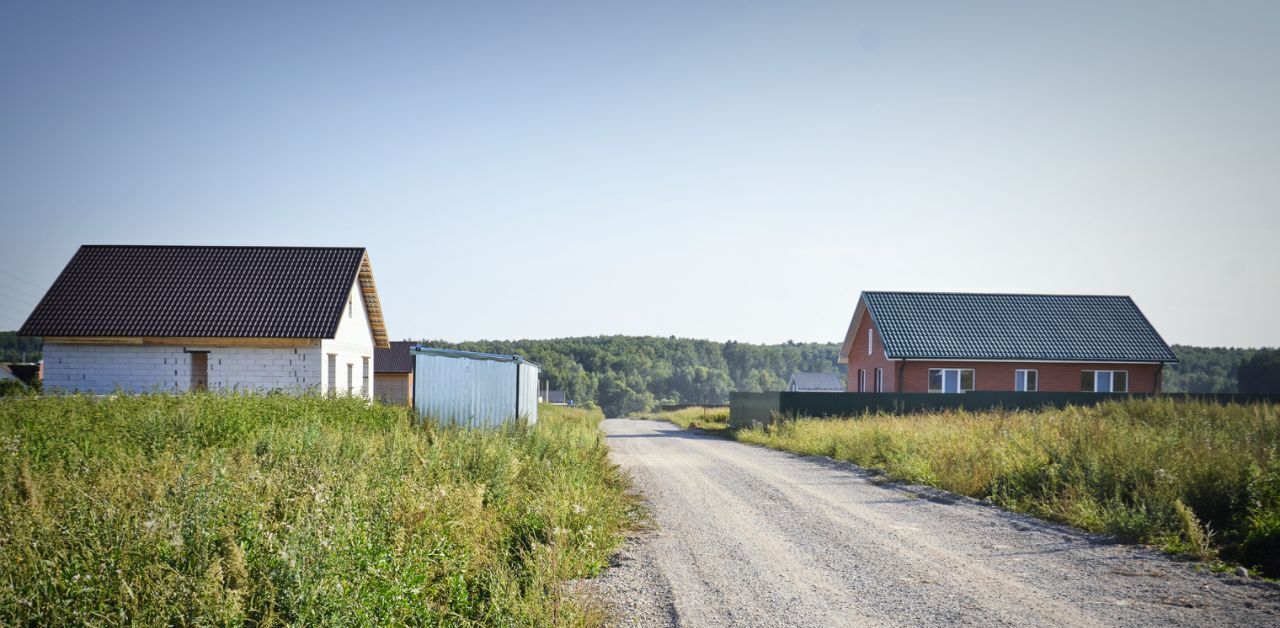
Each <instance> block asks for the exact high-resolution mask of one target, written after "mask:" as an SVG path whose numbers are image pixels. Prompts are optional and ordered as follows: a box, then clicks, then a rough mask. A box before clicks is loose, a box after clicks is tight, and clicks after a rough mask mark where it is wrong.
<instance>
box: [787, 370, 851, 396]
mask: <svg viewBox="0 0 1280 628" xmlns="http://www.w3.org/2000/svg"><path fill="white" fill-rule="evenodd" d="M787 390H790V391H792V392H844V382H842V381H840V376H839V375H837V374H835V373H800V372H796V373H792V374H791V381H790V382H788V383H787Z"/></svg>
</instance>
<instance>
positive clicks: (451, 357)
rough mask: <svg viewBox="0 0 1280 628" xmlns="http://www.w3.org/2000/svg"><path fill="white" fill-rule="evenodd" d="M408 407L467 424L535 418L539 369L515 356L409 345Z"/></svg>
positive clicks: (422, 414) (536, 415)
mask: <svg viewBox="0 0 1280 628" xmlns="http://www.w3.org/2000/svg"><path fill="white" fill-rule="evenodd" d="M410 351H411V353H412V354H413V360H414V367H413V407H414V409H415V410H417V412H418V415H419V416H430V417H434V418H435V419H437V420H439V421H441V422H446V423H457V424H460V425H466V426H468V427H480V426H496V425H501V424H503V423H506V422H508V421H512V420H515V419H524V420H526V421H528V424H529V425H533V424H535V423H537V422H538V377H539V375H540V374H541V368H540V367H539V366H538V364H537V363H535V362H530V361H529V360H526V359H524V358H522V357H520V356H518V355H502V354H496V353H477V352H474V351H459V350H456V349H437V348H432V347H423V346H420V345H418V346H414V347H413V348H412V349H411V350H410Z"/></svg>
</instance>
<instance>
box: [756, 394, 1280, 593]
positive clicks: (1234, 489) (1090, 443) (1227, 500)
mask: <svg viewBox="0 0 1280 628" xmlns="http://www.w3.org/2000/svg"><path fill="white" fill-rule="evenodd" d="M736 437H737V438H738V439H739V440H742V441H746V442H750V443H758V444H761V445H767V446H769V447H775V448H778V449H785V450H788V451H794V452H799V453H805V454H819V455H824V456H830V457H832V458H837V459H841V460H847V461H850V462H854V463H856V464H859V465H862V466H866V467H873V468H877V469H882V470H884V471H885V472H886V473H887V474H888V475H889V476H891V477H893V478H896V479H901V480H905V481H908V482H913V483H920V484H927V485H931V486H936V487H939V488H943V489H946V490H948V491H952V492H956V493H961V494H964V495H969V496H972V497H977V498H987V497H989V498H990V499H991V500H993V501H994V502H995V503H997V504H999V505H1001V506H1004V507H1006V508H1009V509H1012V510H1016V511H1020V512H1026V513H1030V514H1033V515H1036V516H1039V517H1043V518H1047V519H1051V520H1054V521H1060V522H1064V523H1067V524H1070V525H1073V526H1077V527H1080V528H1083V529H1086V530H1091V531H1095V532H1107V533H1112V534H1115V535H1118V536H1120V537H1122V538H1125V539H1130V540H1136V541H1140V542H1145V543H1151V544H1155V545H1159V546H1162V547H1164V548H1166V549H1168V550H1170V551H1174V552H1187V553H1191V554H1194V555H1197V556H1200V557H1202V558H1205V559H1213V558H1215V557H1216V556H1221V557H1223V558H1226V559H1228V560H1233V561H1237V562H1240V563H1243V564H1246V565H1251V566H1260V567H1261V568H1262V569H1263V570H1264V572H1265V573H1267V574H1269V575H1271V576H1280V406H1276V405H1249V406H1240V405H1227V406H1221V405H1215V404H1211V403H1202V402H1191V401H1180V400H1171V399H1150V400H1129V401H1122V402H1108V403H1104V404H1102V405H1099V406H1097V407H1087V408H1067V409H1065V410H1045V411H1041V412H986V413H976V414H970V413H965V412H949V413H944V414H929V415H917V416H904V417H894V416H866V417H862V418H854V419H847V420H815V419H801V420H797V421H793V422H784V423H780V424H777V425H774V426H767V427H762V428H754V429H747V430H741V431H739V432H737V434H736Z"/></svg>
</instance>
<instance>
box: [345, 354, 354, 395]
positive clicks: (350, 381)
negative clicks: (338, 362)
mask: <svg viewBox="0 0 1280 628" xmlns="http://www.w3.org/2000/svg"><path fill="white" fill-rule="evenodd" d="M354 373H355V365H354V364H352V363H350V362H347V396H348V397H350V396H351V393H352V392H354V390H355V389H354V388H352V384H354V383H355V381H354V380H353V375H354Z"/></svg>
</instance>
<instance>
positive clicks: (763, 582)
mask: <svg viewBox="0 0 1280 628" xmlns="http://www.w3.org/2000/svg"><path fill="white" fill-rule="evenodd" d="M603 429H604V431H605V433H606V435H607V441H608V443H609V446H610V447H611V448H612V455H613V456H614V459H615V461H616V462H617V463H618V464H620V465H621V466H622V467H623V468H624V469H626V470H627V471H628V472H630V473H631V475H632V476H633V477H634V478H635V481H636V485H637V488H638V490H640V491H641V492H642V493H643V494H644V495H645V496H646V497H647V498H648V500H649V505H650V508H651V509H652V511H653V515H654V524H655V529H654V530H653V531H651V532H648V533H645V534H643V535H641V536H640V537H639V538H637V539H635V540H633V541H632V542H630V543H628V545H627V547H626V548H625V549H624V550H623V552H622V553H621V554H620V555H619V557H618V560H617V565H616V566H615V567H612V568H610V569H609V570H607V571H606V573H605V575H604V576H602V577H601V578H599V579H597V580H595V581H592V582H591V583H590V584H589V585H588V587H589V588H591V589H594V590H596V591H597V592H598V593H599V594H600V596H601V597H602V598H604V599H606V600H608V601H609V602H610V604H611V605H612V606H613V611H614V617H615V618H616V620H617V623H618V624H620V625H642V626H648V625H656V626H668V625H679V626H698V627H702V626H937V625H978V626H992V625H1011V626H1169V625H1187V626H1215V625H1220V626H1264V625H1266V626H1277V625H1280V587H1277V586H1276V585H1275V584H1272V583H1266V582H1261V581H1257V580H1253V579H1249V578H1244V577H1240V576H1236V575H1234V574H1213V573H1208V572H1207V571H1205V570H1204V569H1202V568H1200V567H1199V566H1198V565H1195V564H1192V563H1187V562H1178V561H1175V560H1172V559H1170V558H1169V557H1167V556H1164V555H1162V554H1160V553H1158V552H1156V551H1154V550H1151V549H1148V548H1143V547H1138V546H1133V545H1124V544H1117V543H1114V542H1112V541H1110V540H1108V539H1106V538H1103V537H1098V536H1094V535H1089V534H1085V533H1083V532H1079V531H1076V530H1071V529H1068V528H1065V527H1061V526H1057V525H1052V524H1048V523H1044V522H1040V521H1037V520H1035V519H1032V518H1029V517H1024V516H1021V515H1017V514H1013V513H1008V512H1005V511H1002V510H1000V509H998V508H995V507H992V506H987V505H984V504H981V503H978V502H975V501H973V500H970V499H967V498H957V497H954V496H952V495H950V494H947V493H942V492H939V491H934V490H931V489H925V488H922V487H909V486H902V485H896V484H892V483H885V482H881V481H878V478H877V477H876V476H875V475H874V474H870V473H867V472H865V471H863V470H861V469H859V468H858V467H855V466H853V465H849V464H845V463H840V462H834V461H831V460H828V459H825V458H815V457H801V456H796V455H793V454H788V453H785V452H779V451H772V450H769V449H764V448H760V447H754V446H750V445H744V444H741V443H736V442H733V441H730V440H726V439H721V438H718V437H714V436H709V435H705V434H701V433H697V432H690V431H686V430H681V429H678V428H677V427H675V426H673V425H671V424H669V423H659V422H652V421H631V420H622V419H610V420H608V421H605V422H604V424H603Z"/></svg>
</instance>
